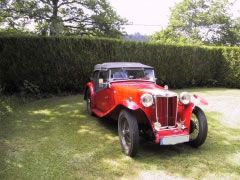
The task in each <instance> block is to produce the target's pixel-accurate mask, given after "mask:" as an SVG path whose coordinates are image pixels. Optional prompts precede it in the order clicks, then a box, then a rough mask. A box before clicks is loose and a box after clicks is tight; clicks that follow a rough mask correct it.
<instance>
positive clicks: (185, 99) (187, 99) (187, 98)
mask: <svg viewBox="0 0 240 180" xmlns="http://www.w3.org/2000/svg"><path fill="white" fill-rule="evenodd" d="M179 100H180V102H181V103H183V104H184V105H187V104H189V103H190V101H191V95H190V94H189V93H188V92H182V93H181V94H180V97H179Z"/></svg>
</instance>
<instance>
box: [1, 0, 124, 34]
mask: <svg viewBox="0 0 240 180" xmlns="http://www.w3.org/2000/svg"><path fill="white" fill-rule="evenodd" d="M0 17H2V18H1V19H0V22H1V21H2V24H4V25H5V26H6V25H7V27H9V28H12V29H26V28H27V26H29V25H34V26H35V29H36V31H37V33H39V34H41V35H48V34H50V35H61V34H64V35H73V34H76V35H97V36H108V37H119V36H120V35H121V34H122V28H121V25H122V24H123V23H125V22H126V20H125V19H122V18H121V17H120V16H118V15H117V14H116V12H115V11H114V10H113V9H112V7H111V6H110V4H109V3H108V1H107V0H79V1H76V0H71V1H68V0H37V1H33V0H30V1H27V0H21V1H19V0H13V1H9V0H1V1H0Z"/></svg>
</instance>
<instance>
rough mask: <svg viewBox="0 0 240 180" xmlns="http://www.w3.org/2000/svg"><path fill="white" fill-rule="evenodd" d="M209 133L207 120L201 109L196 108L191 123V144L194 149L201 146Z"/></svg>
mask: <svg viewBox="0 0 240 180" xmlns="http://www.w3.org/2000/svg"><path fill="white" fill-rule="evenodd" d="M207 133H208V124H207V118H206V116H205V114H204V112H203V111H202V109H200V108H199V107H197V106H196V107H195V108H194V110H193V113H192V117H191V121H190V142H189V144H190V145H191V146H193V147H199V146H201V145H202V144H203V143H204V142H205V140H206V138H207Z"/></svg>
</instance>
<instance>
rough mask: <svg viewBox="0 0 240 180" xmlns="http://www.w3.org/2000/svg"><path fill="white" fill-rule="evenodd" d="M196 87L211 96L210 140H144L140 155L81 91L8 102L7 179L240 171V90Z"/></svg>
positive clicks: (0, 133) (2, 141) (2, 168)
mask: <svg viewBox="0 0 240 180" xmlns="http://www.w3.org/2000/svg"><path fill="white" fill-rule="evenodd" d="M191 91H193V92H199V93H200V94H201V95H203V96H206V97H207V99H209V101H210V104H209V106H208V107H206V108H205V110H206V111H207V117H208V123H209V134H208V138H207V140H206V142H205V144H204V145H203V146H202V147H200V148H198V149H194V148H192V147H190V146H188V145H186V144H181V145H175V146H158V145H155V144H152V143H149V142H146V141H141V145H140V150H139V154H138V156H137V157H136V158H134V159H132V158H129V157H126V156H125V155H124V154H122V152H121V150H120V144H119V140H118V134H117V125H116V123H112V122H110V121H107V120H102V119H98V118H96V117H90V116H88V115H87V113H86V111H85V105H84V102H83V97H82V96H81V95H77V96H68V97H54V98H49V99H42V100H37V101H34V102H30V103H26V104H24V105H19V104H18V105H17V106H16V107H15V108H14V109H11V107H8V108H7V110H8V111H9V112H10V113H9V115H7V116H2V118H1V120H0V179H78V178H80V179H116V178H123V179H125V178H126V179H128V178H129V179H133V178H136V179H138V178H141V179H149V178H165V179H167V178H170V179H171V178H174V179H175V178H178V179H182V178H190V179H191V178H207V179H209V178H211V179H213V178H214V179H215V178H220V177H223V178H230V179H240V126H237V125H236V123H235V122H238V123H239V121H240V116H237V115H239V112H238V111H240V110H239V109H238V111H237V110H235V109H234V108H232V107H235V108H236V107H239V104H240V99H239V98H240V90H229V89H192V90H191ZM222 98H223V99H222ZM0 100H2V99H0ZM215 104H216V105H217V106H218V107H216V105H215ZM219 106H220V107H219ZM229 107H231V108H229ZM226 109H227V110H226ZM235 111H237V112H235ZM232 114H234V116H233V117H232V116H231V115H232ZM235 116H236V117H238V119H236V118H234V117H235ZM228 117H229V118H228ZM228 121H231V122H230V124H229V123H227V122H228Z"/></svg>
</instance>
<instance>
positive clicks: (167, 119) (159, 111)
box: [155, 96, 177, 128]
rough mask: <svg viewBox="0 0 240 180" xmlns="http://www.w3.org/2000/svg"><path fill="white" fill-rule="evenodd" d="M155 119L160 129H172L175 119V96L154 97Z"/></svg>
mask: <svg viewBox="0 0 240 180" xmlns="http://www.w3.org/2000/svg"><path fill="white" fill-rule="evenodd" d="M155 98H156V99H155V102H156V119H157V121H158V122H159V123H160V124H161V126H162V128H167V127H174V126H175V125H176V119H177V96H173V97H163V96H156V97H155Z"/></svg>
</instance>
